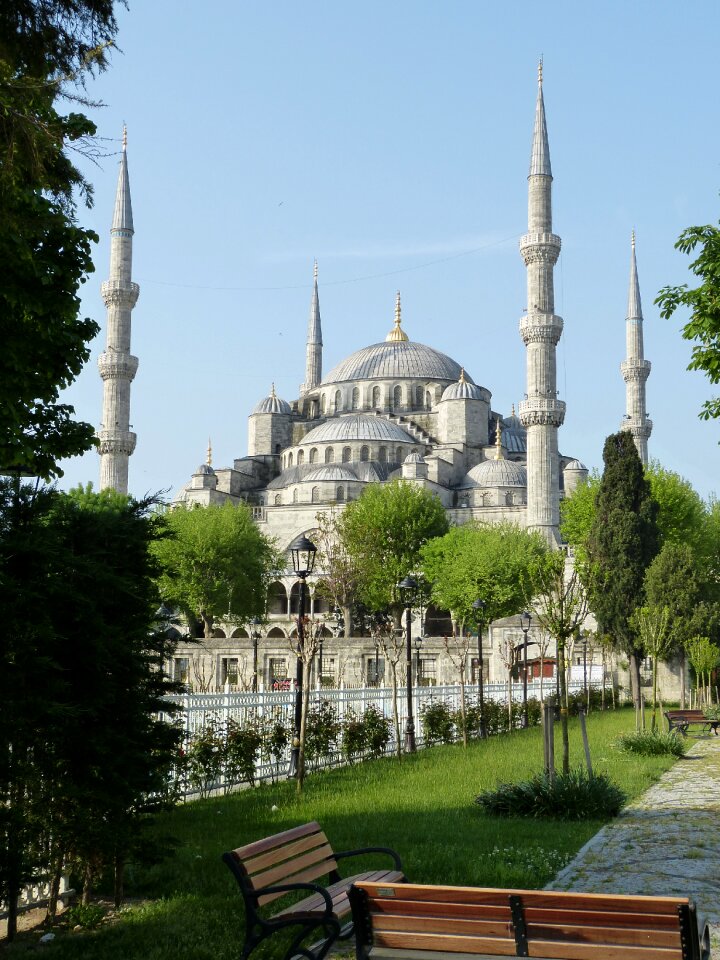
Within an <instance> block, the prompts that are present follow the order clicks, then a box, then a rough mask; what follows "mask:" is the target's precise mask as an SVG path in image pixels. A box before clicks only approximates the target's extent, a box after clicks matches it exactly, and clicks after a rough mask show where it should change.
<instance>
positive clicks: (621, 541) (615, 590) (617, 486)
mask: <svg viewBox="0 0 720 960" xmlns="http://www.w3.org/2000/svg"><path fill="white" fill-rule="evenodd" d="M603 461H604V464H605V469H604V471H603V475H602V479H601V481H600V486H599V489H598V494H597V499H596V515H595V518H594V521H593V525H592V528H591V531H590V535H589V537H588V542H587V547H588V563H589V578H588V584H587V585H588V593H589V599H590V606H591V608H592V610H593V612H594V614H595V617H596V619H597V622H598V626H599V628H600V631H601V632H602V633H610V634H612V635H613V637H614V638H615V642H616V644H618V645H619V646H620V647H621V648H622V649H623V650H624V651H625V652H626V653H627V654H628V657H629V659H630V670H631V683H632V687H633V699H634V701H635V705H636V708H637V709H638V711H639V708H640V657H641V655H642V645H641V644H640V642H639V640H638V637H637V633H636V631H635V630H634V629H633V627H632V626H631V623H630V620H629V618H630V616H631V615H632V613H633V612H634V610H635V609H636V608H637V607H638V606H641V605H642V603H643V600H644V579H645V571H646V570H647V568H648V566H649V565H650V562H651V561H652V559H653V557H654V556H655V554H656V553H657V550H658V528H657V519H656V518H657V512H658V508H657V504H656V503H655V501H654V500H653V499H652V495H651V492H650V484H649V481H648V480H647V479H646V477H645V476H644V474H643V466H642V463H641V462H640V457H639V456H638V453H637V450H636V449H635V443H634V442H633V438H632V436H631V435H630V433H628V432H627V431H625V430H621V431H620V432H619V433H615V434H612V435H611V436H609V437H608V438H607V440H606V441H605V446H604V448H603ZM638 715H639V714H638Z"/></svg>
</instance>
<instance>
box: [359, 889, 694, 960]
mask: <svg viewBox="0 0 720 960" xmlns="http://www.w3.org/2000/svg"><path fill="white" fill-rule="evenodd" d="M350 903H351V905H352V912H353V920H354V922H355V937H356V950H357V960H380V958H391V957H392V958H393V960H443V958H452V960H478V958H480V957H498V956H505V957H514V956H517V957H547V958H553V960H709V957H710V938H709V933H708V928H707V924H704V923H701V924H699V923H698V921H697V917H696V914H695V906H694V904H693V903H692V902H691V901H690V900H687V899H685V898H682V897H677V898H675V897H635V896H609V895H605V894H592V893H560V892H555V891H545V890H499V889H489V888H474V887H435V886H420V885H417V884H414V883H408V884H405V885H402V886H400V885H396V884H392V883H381V884H378V883H357V884H355V885H354V886H353V887H352V889H351V890H350Z"/></svg>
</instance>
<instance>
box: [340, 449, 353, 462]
mask: <svg viewBox="0 0 720 960" xmlns="http://www.w3.org/2000/svg"><path fill="white" fill-rule="evenodd" d="M351 460H352V450H351V449H350V447H343V452H342V462H343V463H350V461H351Z"/></svg>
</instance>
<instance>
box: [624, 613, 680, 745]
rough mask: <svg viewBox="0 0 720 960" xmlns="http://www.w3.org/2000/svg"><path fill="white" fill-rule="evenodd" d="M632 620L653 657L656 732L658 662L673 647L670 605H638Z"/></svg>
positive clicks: (655, 724) (653, 712) (654, 723)
mask: <svg viewBox="0 0 720 960" xmlns="http://www.w3.org/2000/svg"><path fill="white" fill-rule="evenodd" d="M631 621H632V625H633V627H634V628H635V630H636V631H637V635H638V639H639V640H640V643H642V645H643V649H644V651H645V653H646V654H647V655H648V656H649V657H650V658H651V659H652V691H653V707H652V724H651V729H652V731H653V732H655V730H656V729H657V703H658V663H659V662H660V660H665V659H666V658H667V656H668V654H669V653H670V650H671V648H672V638H671V636H670V632H669V630H668V626H669V623H670V610H669V609H668V607H659V606H644V607H638V608H637V610H636V611H635V613H633V615H632V617H631ZM660 710H662V702H661V703H660Z"/></svg>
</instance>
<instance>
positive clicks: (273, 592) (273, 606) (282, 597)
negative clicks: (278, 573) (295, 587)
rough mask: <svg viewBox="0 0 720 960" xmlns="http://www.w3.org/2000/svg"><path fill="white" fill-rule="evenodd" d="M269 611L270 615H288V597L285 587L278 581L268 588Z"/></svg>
mask: <svg viewBox="0 0 720 960" xmlns="http://www.w3.org/2000/svg"><path fill="white" fill-rule="evenodd" d="M267 610H268V613H270V614H273V613H274V614H276V615H278V616H282V617H286V616H287V614H288V596H287V590H286V589H285V585H284V584H283V583H280V581H279V580H276V581H275V583H271V584H270V586H269V587H268V600H267Z"/></svg>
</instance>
